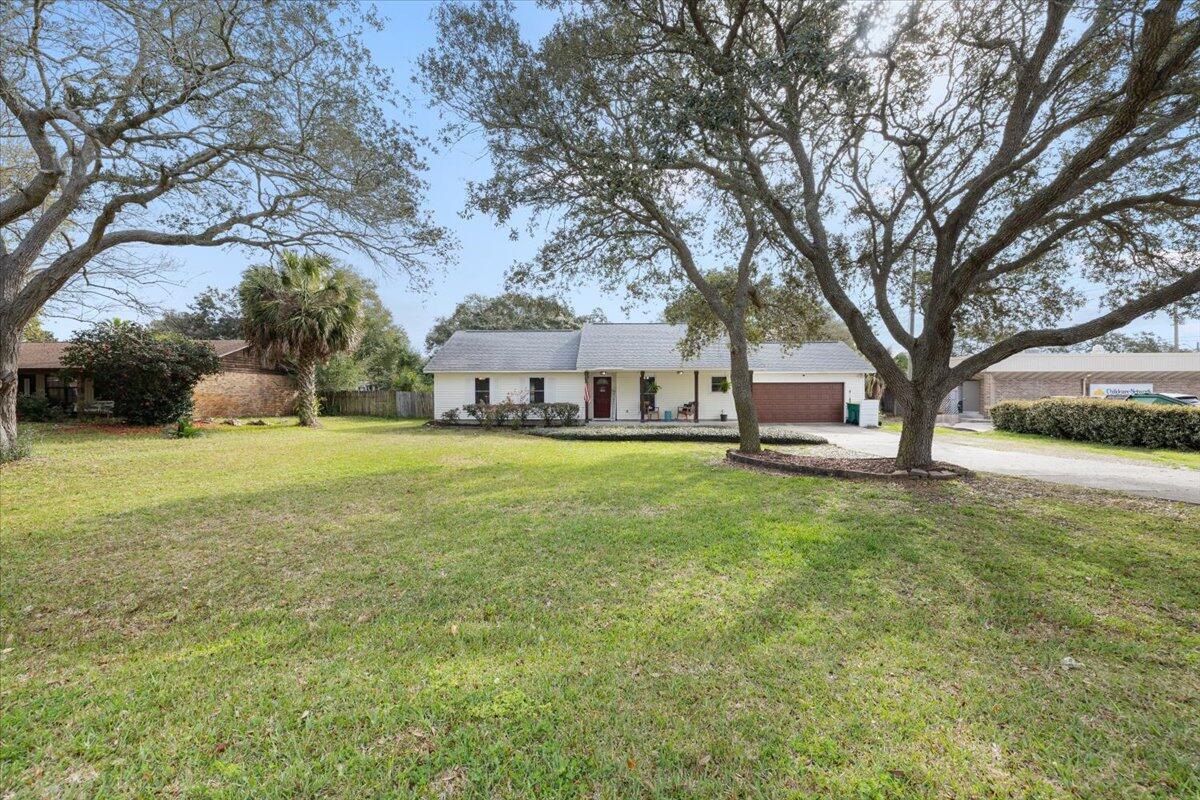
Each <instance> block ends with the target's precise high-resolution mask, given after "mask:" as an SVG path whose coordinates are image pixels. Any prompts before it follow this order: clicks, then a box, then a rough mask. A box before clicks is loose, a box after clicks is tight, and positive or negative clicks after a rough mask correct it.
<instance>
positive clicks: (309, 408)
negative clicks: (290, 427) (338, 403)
mask: <svg viewBox="0 0 1200 800" xmlns="http://www.w3.org/2000/svg"><path fill="white" fill-rule="evenodd" d="M296 385H297V388H298V389H299V395H298V396H297V397H296V413H297V414H299V415H300V424H301V425H303V426H304V427H306V428H319V427H321V422H320V420H318V419H317V411H318V408H317V360H316V359H315V358H312V357H310V356H304V357H303V358H301V359H300V361H299V363H298V364H297V365H296Z"/></svg>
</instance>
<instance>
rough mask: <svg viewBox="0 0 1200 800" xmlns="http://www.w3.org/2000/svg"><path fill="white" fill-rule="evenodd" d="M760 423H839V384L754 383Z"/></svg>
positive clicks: (840, 392)
mask: <svg viewBox="0 0 1200 800" xmlns="http://www.w3.org/2000/svg"><path fill="white" fill-rule="evenodd" d="M753 392H754V407H755V409H757V411H758V421H759V422H841V421H842V420H843V419H844V413H843V409H842V404H843V402H844V400H843V395H844V392H845V389H844V384H842V383H757V382H756V383H755V384H754V389H753Z"/></svg>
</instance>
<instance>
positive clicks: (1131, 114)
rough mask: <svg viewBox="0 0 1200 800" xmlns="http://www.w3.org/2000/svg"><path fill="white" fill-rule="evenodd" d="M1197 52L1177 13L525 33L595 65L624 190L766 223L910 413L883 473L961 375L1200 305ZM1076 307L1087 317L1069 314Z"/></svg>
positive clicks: (858, 19)
mask: <svg viewBox="0 0 1200 800" xmlns="http://www.w3.org/2000/svg"><path fill="white" fill-rule="evenodd" d="M1198 48H1200V16H1198V9H1197V7H1196V6H1195V5H1194V4H1191V5H1186V6H1185V5H1184V4H1183V3H1181V2H1179V1H1178V0H1156V1H1155V2H1130V3H1098V4H1097V3H1088V4H1082V3H1081V4H1075V3H1073V2H1071V1H1070V0H1050V1H1049V2H1046V1H1045V0H1042V1H1041V2H1035V1H1034V0H1003V1H1001V2H998V1H997V0H951V1H950V2H938V3H928V4H926V3H918V2H914V3H894V4H889V3H880V4H858V3H844V2H837V0H595V2H591V3H584V4H581V5H571V6H562V7H561V9H560V20H559V23H558V24H557V25H556V26H555V27H554V29H553V30H552V31H551V32H550V34H548V35H547V36H546V37H545V38H544V39H542V40H541V41H540V42H539V43H538V45H537V49H538V51H539V52H541V53H545V54H548V57H553V58H554V59H556V60H555V61H554V62H553V63H554V64H556V65H557V66H558V68H559V70H560V71H562V72H568V71H570V72H572V73H580V72H586V73H590V74H591V75H593V76H595V79H594V80H593V81H592V83H591V84H590V85H586V88H587V89H588V91H590V92H591V93H592V95H593V96H594V97H595V98H596V100H595V102H594V105H593V109H594V113H593V117H592V118H591V119H586V120H583V121H582V124H584V125H596V124H601V123H607V121H608V119H609V117H610V116H611V115H612V113H613V110H614V109H615V110H616V111H617V113H618V114H619V115H620V116H619V117H618V119H624V118H626V117H629V116H636V117H637V119H638V120H639V129H638V133H639V135H640V137H641V142H642V144H643V146H642V147H641V149H640V150H639V149H635V148H633V147H630V146H623V147H619V148H614V149H613V151H612V159H613V160H614V162H617V163H615V164H614V166H613V169H612V175H613V176H614V179H615V180H616V182H617V186H618V189H620V188H623V184H622V183H621V180H620V177H619V176H620V175H621V174H622V173H623V172H624V173H628V174H629V175H631V176H641V175H642V174H644V173H647V172H650V173H652V174H654V175H655V176H657V177H660V178H661V176H664V175H670V176H672V177H673V178H674V179H675V180H677V181H678V180H687V181H690V182H692V184H694V185H698V186H708V187H712V188H714V189H717V190H720V191H722V192H725V193H727V194H728V195H729V196H730V197H731V198H733V200H731V202H735V201H736V202H743V203H751V204H753V206H754V208H755V209H756V210H757V211H758V212H759V213H761V214H762V215H763V216H764V217H765V218H766V219H768V220H769V221H770V232H769V234H768V235H769V236H770V237H771V238H772V240H773V242H774V243H775V244H776V245H777V246H779V247H781V248H784V249H785V250H786V251H787V253H789V254H790V255H791V256H792V258H793V260H794V261H795V262H796V263H801V264H803V265H805V267H806V268H807V269H808V270H811V275H812V277H813V279H814V280H815V281H816V282H817V284H818V285H819V287H820V290H821V293H822V294H823V295H824V297H825V299H826V301H827V302H828V303H829V305H830V306H831V307H832V308H833V310H834V311H835V312H836V313H837V314H838V315H839V317H841V319H842V320H843V321H844V322H845V323H846V325H847V327H848V328H849V330H850V332H851V334H852V335H853V337H854V340H855V342H856V343H857V345H858V347H859V349H860V350H861V351H862V353H863V354H864V355H865V356H866V357H867V358H869V359H870V360H871V362H872V363H873V364H874V365H875V367H876V369H877V370H878V371H879V373H880V375H881V376H882V377H883V378H884V379H885V380H886V382H887V383H888V385H889V386H890V387H891V389H892V391H893V392H894V393H895V395H896V397H897V398H898V399H899V400H900V401H901V402H902V403H903V404H904V405H905V406H906V407H907V408H908V409H909V413H908V418H907V421H906V425H905V429H904V433H903V436H902V440H901V445H900V452H899V457H898V465H899V466H901V467H919V466H923V465H926V464H928V463H929V461H930V459H931V445H932V433H933V422H934V418H935V416H936V413H937V410H938V407H939V405H940V404H941V402H942V401H943V399H944V398H945V396H946V395H947V393H948V392H949V391H950V390H951V389H952V388H953V387H955V386H956V385H958V384H959V383H961V382H962V381H963V380H964V379H967V378H970V377H971V376H972V375H974V374H976V373H977V372H978V371H980V370H982V369H984V368H986V367H988V366H989V365H991V364H994V363H996V362H997V361H999V360H1001V359H1003V358H1005V357H1007V356H1010V355H1013V354H1015V353H1017V352H1020V351H1022V350H1025V349H1028V348H1033V347H1055V346H1068V345H1072V344H1075V343H1077V342H1081V341H1085V340H1087V339H1092V338H1094V337H1097V336H1100V335H1103V334H1104V333H1106V332H1108V331H1111V330H1115V329H1117V328H1119V327H1122V326H1124V325H1126V324H1127V323H1129V322H1130V321H1132V320H1134V319H1136V318H1138V317H1140V316H1142V315H1145V314H1147V313H1151V312H1154V311H1155V310H1158V309H1162V308H1164V307H1165V306H1167V305H1169V304H1172V303H1176V302H1179V303H1182V304H1184V305H1185V306H1186V305H1194V304H1195V301H1196V296H1197V292H1198V291H1200V264H1198V263H1197V258H1196V253H1197V252H1198V251H1200V246H1198V244H1197V238H1198V237H1197V234H1198V232H1200V225H1198V221H1197V220H1198V218H1197V214H1198V213H1200V144H1198V137H1200V59H1198V56H1197V51H1198ZM520 77H524V76H523V75H521V76H520ZM576 83H577V84H579V85H585V84H583V83H582V82H580V81H576ZM564 86H566V83H565V82H564ZM568 88H571V87H568ZM507 99H508V98H506V97H503V96H501V97H499V98H498V101H499V102H505V101H506V100H507ZM527 102H528V103H529V104H530V108H529V113H530V114H531V115H542V114H544V113H545V111H544V108H543V107H545V106H549V107H554V106H556V105H557V104H560V103H562V102H563V100H562V99H561V98H560V97H559V95H558V94H556V93H548V94H546V95H544V96H542V97H541V98H538V97H527ZM596 120H600V121H601V122H596ZM522 155H523V154H522V153H519V152H517V153H514V154H512V157H513V158H520V157H521V156H522ZM528 168H529V169H534V168H535V164H533V163H530V164H529V166H528ZM514 169H515V168H514ZM662 179H664V180H665V178H662ZM573 188H574V189H575V190H576V191H578V192H579V193H580V194H581V195H585V196H588V197H594V198H596V199H597V201H599V199H602V198H604V197H607V196H608V195H609V194H611V193H612V191H614V190H613V189H611V188H609V187H605V186H603V185H600V184H599V183H597V184H593V185H589V184H587V183H584V182H577V183H575V184H573ZM647 246H648V245H647ZM914 278H915V279H914ZM912 294H915V295H916V298H915V299H916V302H917V304H918V307H919V309H920V314H919V317H920V327H919V328H917V329H916V330H911V331H910V330H909V328H908V326H906V325H905V324H904V322H903V321H902V316H903V312H902V311H901V308H903V306H904V305H906V304H907V301H908V299H909V297H910V296H911V295H912ZM1089 294H1095V295H1099V296H1101V297H1102V299H1103V302H1104V307H1103V309H1102V310H1101V311H1100V312H1098V313H1095V314H1094V315H1092V316H1091V318H1084V319H1083V320H1082V321H1074V322H1064V321H1065V320H1068V319H1071V318H1072V317H1073V316H1076V315H1079V314H1080V313H1081V310H1082V308H1083V307H1084V305H1085V299H1086V298H1087V295H1089ZM886 337H891V338H892V339H894V340H895V341H896V342H898V343H899V344H900V345H901V346H902V347H903V348H904V349H905V350H907V351H908V352H909V355H910V358H911V363H912V375H911V377H909V376H907V375H905V374H904V373H903V372H902V371H901V370H900V369H899V367H898V366H897V365H896V362H895V361H894V360H893V359H892V358H891V356H890V355H889V353H888V348H887V342H886ZM964 344H965V346H964ZM956 346H957V349H959V350H963V349H965V350H967V351H968V356H967V357H966V358H965V359H963V360H962V361H961V362H956V363H954V364H953V365H952V364H951V358H952V355H954V353H955V351H956Z"/></svg>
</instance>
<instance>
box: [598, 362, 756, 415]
mask: <svg viewBox="0 0 1200 800" xmlns="http://www.w3.org/2000/svg"><path fill="white" fill-rule="evenodd" d="M584 421H585V422H612V423H635V424H640V423H645V424H661V425H679V424H697V423H705V424H721V423H725V424H735V423H736V421H737V414H736V412H735V411H734V407H733V397H732V394H731V393H730V385H729V378H728V371H725V370H638V371H636V372H635V371H632V370H590V371H585V372H584Z"/></svg>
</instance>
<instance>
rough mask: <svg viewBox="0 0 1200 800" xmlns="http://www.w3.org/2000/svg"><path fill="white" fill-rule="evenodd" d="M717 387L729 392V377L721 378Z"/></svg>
mask: <svg viewBox="0 0 1200 800" xmlns="http://www.w3.org/2000/svg"><path fill="white" fill-rule="evenodd" d="M717 388H718V389H720V390H721V391H722V392H728V391H729V378H721V380H720V381H718V382H717Z"/></svg>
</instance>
